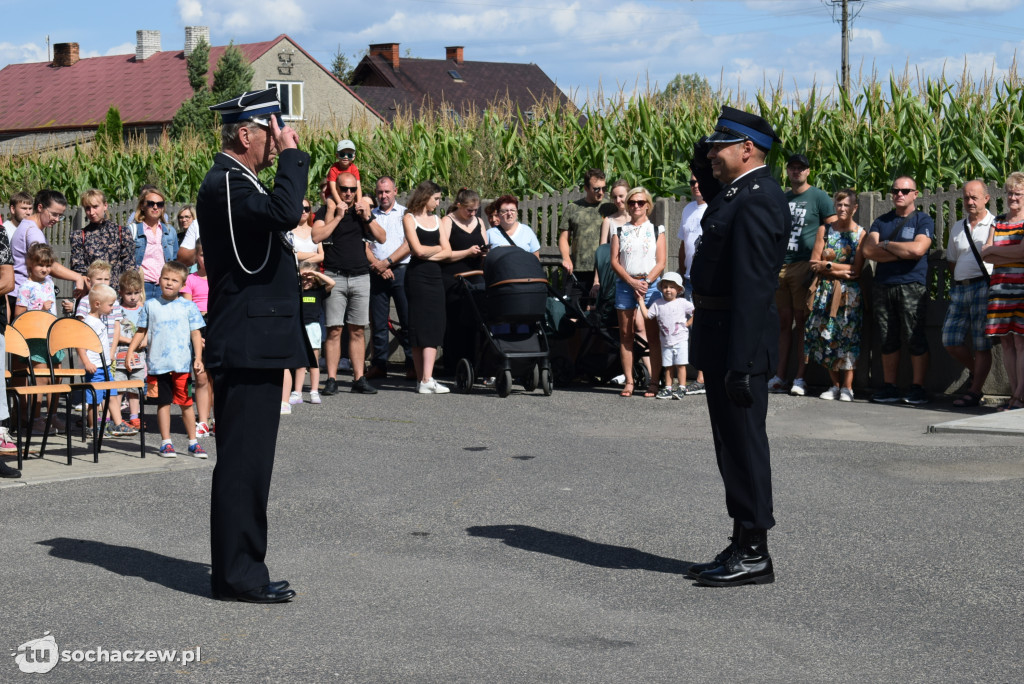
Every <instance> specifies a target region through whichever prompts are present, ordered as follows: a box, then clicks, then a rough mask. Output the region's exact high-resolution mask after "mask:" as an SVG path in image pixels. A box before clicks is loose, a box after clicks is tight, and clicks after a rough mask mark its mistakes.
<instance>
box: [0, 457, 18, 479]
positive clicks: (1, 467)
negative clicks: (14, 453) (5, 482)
mask: <svg viewBox="0 0 1024 684" xmlns="http://www.w3.org/2000/svg"><path fill="white" fill-rule="evenodd" d="M0 477H9V478H11V479H14V478H16V477H21V471H20V470H18V469H17V468H12V467H11V466H9V465H7V464H6V463H4V462H3V461H0Z"/></svg>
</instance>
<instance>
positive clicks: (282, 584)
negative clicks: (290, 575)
mask: <svg viewBox="0 0 1024 684" xmlns="http://www.w3.org/2000/svg"><path fill="white" fill-rule="evenodd" d="M290 586H291V585H290V584H288V580H278V581H277V582H271V583H270V584H268V585H267V588H268V589H273V590H274V591H282V590H284V589H287V588H288V587H290Z"/></svg>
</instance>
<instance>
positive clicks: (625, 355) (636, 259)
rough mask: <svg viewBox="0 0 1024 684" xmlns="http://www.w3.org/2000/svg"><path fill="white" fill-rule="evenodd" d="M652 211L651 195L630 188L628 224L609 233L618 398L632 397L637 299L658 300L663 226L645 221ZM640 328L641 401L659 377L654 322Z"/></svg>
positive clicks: (662, 266) (650, 393)
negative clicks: (643, 334)
mask: <svg viewBox="0 0 1024 684" xmlns="http://www.w3.org/2000/svg"><path fill="white" fill-rule="evenodd" d="M653 209H654V200H653V199H652V198H651V193H649V192H647V190H645V189H644V188H633V189H632V190H630V191H629V192H628V193H627V194H626V212H627V213H628V214H629V221H627V222H626V223H625V224H623V225H621V226H619V227H617V228H613V229H612V230H611V246H612V270H614V271H615V275H616V276H617V277H616V279H615V280H616V282H615V309H616V313H617V314H618V317H619V356H620V357H621V359H622V372H623V374H624V375H625V376H626V385H625V387H623V388H622V392H621V393H620V396H623V397H629V396H632V395H633V336H634V334H635V333H636V322H635V321H636V319H635V312H636V308H637V295H638V294H639V295H643V297H644V303H645V304H646V305H647V306H650V305H651V302H652V301H654V300H655V299H659V298H660V297H661V293H660V292H658V281H659V280H660V279H661V274H662V272H663V271H664V270H665V258H666V257H665V254H666V247H665V226H657V227H655V226H654V224H652V223H651V221H650V219H649V218H648V217H649V216H650V215H651V211H652V210H653ZM644 327H645V328H646V331H647V341H648V344H649V346H650V360H651V381H650V384H648V386H647V389H646V391H645V392H644V396H645V397H653V396H654V395H655V394H657V392H658V378H659V377H660V376H661V343H660V340H659V338H658V326H657V321H653V320H647V321H645V325H644Z"/></svg>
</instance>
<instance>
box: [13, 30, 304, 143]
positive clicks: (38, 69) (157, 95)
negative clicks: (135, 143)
mask: <svg viewBox="0 0 1024 684" xmlns="http://www.w3.org/2000/svg"><path fill="white" fill-rule="evenodd" d="M284 37H285V36H284V35H283V34H282V35H280V36H278V37H277V38H275V39H273V40H268V41H265V42H262V43H242V44H239V45H238V46H237V47H238V48H239V49H240V50H241V51H242V54H243V55H245V58H246V59H247V60H248V61H249V62H250V63H251V62H252V61H254V60H255V59H257V58H258V57H260V56H261V55H262V54H264V53H265V52H266V51H267V50H269V49H270V48H271V47H273V46H274V45H276V44H277V42H278V41H280V40H281V39H282V38H284ZM226 49H227V46H224V45H222V46H219V47H212V48H210V71H209V73H208V74H207V77H208V79H209V82H210V84H211V86H212V85H213V72H214V70H215V69H216V65H217V60H218V59H220V56H221V55H222V54H224V50H226ZM191 96H192V88H191V87H189V84H188V75H187V73H186V70H185V54H184V52H182V51H181V50H178V51H165V52H157V53H155V54H154V55H153V56H151V57H150V58H149V59H146V60H145V61H142V62H136V61H135V56H134V55H112V56H109V57H88V58H85V59H82V60H79V61H78V62H77V63H76V64H73V65H72V66H69V67H54V66H52V65H51V64H50V63H49V62H36V63H33V64H10V65H8V66H6V67H4V68H3V69H0V97H2V101H3V103H4V106H3V108H2V109H0V131H3V132H5V133H8V132H9V133H13V132H21V131H24V132H28V131H46V130H61V129H73V128H93V127H95V126H97V125H98V124H99V123H100V122H101V121H103V120H104V119H105V118H106V115H107V110H108V109H109V108H110V107H111V105H115V106H117V108H118V109H119V110H120V112H121V121H122V122H123V123H124V124H125V125H140V124H166V123H168V122H170V120H171V118H172V117H173V116H174V113H175V112H176V111H178V108H179V107H180V106H181V103H182V102H184V101H185V100H187V99H188V98H189V97H191Z"/></svg>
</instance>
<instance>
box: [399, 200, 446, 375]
mask: <svg viewBox="0 0 1024 684" xmlns="http://www.w3.org/2000/svg"><path fill="white" fill-rule="evenodd" d="M440 203H441V188H440V186H438V185H437V183H434V182H433V181H423V182H422V183H420V184H419V185H417V186H416V189H415V190H413V193H412V197H411V198H410V199H409V206H408V207H407V208H406V210H405V216H403V217H402V226H403V227H404V228H405V240H406V242H408V243H409V250H410V251H411V252H412V259H411V260H410V261H409V267H408V268H407V269H406V271H405V295H406V298H407V299H408V300H409V345H410V346H411V347H412V360H413V363H414V364H415V366H416V375H417V378H418V382H417V383H416V391H417V392H418V393H420V394H446V393H448V392H449V391H450V390H449V389H448V388H447V387H445V386H444V385H442V384H440V383H439V382H437V381H436V380H434V360H435V359H436V358H437V348H438V347H439V346H440V345H441V343H442V342H443V341H444V327H445V315H444V314H445V312H444V281H443V280H442V277H441V262H443V261H445V260H446V259H448V258H449V257H450V256H451V253H452V250H451V247H450V246H449V245H448V237H447V236H446V235H444V233H443V232H442V231H441V219H440V218H438V217H437V216H435V215H434V211H435V210H436V209H437V205H438V204H440Z"/></svg>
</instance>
